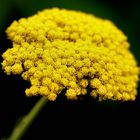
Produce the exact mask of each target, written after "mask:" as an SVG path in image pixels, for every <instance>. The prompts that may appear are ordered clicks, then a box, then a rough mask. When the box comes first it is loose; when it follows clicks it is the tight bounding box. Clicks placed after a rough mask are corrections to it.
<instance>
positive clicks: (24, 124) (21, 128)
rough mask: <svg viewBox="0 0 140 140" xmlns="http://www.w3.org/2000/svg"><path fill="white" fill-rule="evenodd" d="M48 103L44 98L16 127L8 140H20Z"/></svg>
mask: <svg viewBox="0 0 140 140" xmlns="http://www.w3.org/2000/svg"><path fill="white" fill-rule="evenodd" d="M46 103H47V99H46V98H44V97H42V98H41V99H40V100H39V101H38V102H37V103H36V104H35V106H34V107H33V108H32V109H31V111H30V112H29V113H28V114H27V115H26V116H25V117H23V119H22V120H21V121H20V122H19V123H18V125H16V126H15V128H14V129H13V132H12V134H11V135H10V137H9V138H8V140H20V139H21V138H22V137H23V135H24V134H25V133H26V131H27V130H28V128H29V126H30V125H31V124H32V122H33V121H34V119H35V118H36V116H37V115H38V114H39V112H40V111H41V109H42V108H43V107H44V105H45V104H46Z"/></svg>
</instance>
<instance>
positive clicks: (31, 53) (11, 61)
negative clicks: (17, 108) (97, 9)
mask: <svg viewBox="0 0 140 140" xmlns="http://www.w3.org/2000/svg"><path fill="white" fill-rule="evenodd" d="M6 33H7V35H8V38H9V39H10V40H11V41H12V43H13V48H9V49H8V50H7V51H6V52H4V53H3V55H2V56H3V59H4V60H3V62H2V68H3V69H4V71H5V72H6V73H7V74H8V75H9V74H11V73H12V74H20V75H21V76H22V77H23V79H25V80H28V81H29V82H30V83H31V87H30V88H29V89H26V91H25V92H26V95H27V96H34V95H35V96H36V95H42V96H45V97H47V98H48V99H49V100H52V101H54V100H56V98H57V96H58V95H59V94H61V91H62V90H63V89H65V90H66V93H65V95H66V96H67V98H68V99H78V97H79V96H84V95H85V94H90V95H91V96H92V97H95V98H98V99H99V100H106V99H112V100H123V101H127V100H135V97H136V94H137V91H136V88H137V82H138V76H139V68H138V67H137V63H136V61H135V58H134V56H133V54H132V53H131V52H130V50H129V43H128V41H127V37H126V36H125V35H124V33H123V32H122V31H120V30H119V29H118V28H117V27H116V26H115V25H114V24H113V23H112V22H111V21H109V20H106V19H101V18H98V17H95V16H94V15H91V14H86V13H83V12H79V11H72V10H66V9H58V8H53V9H46V10H43V11H41V12H38V13H37V14H36V15H33V16H31V17H29V18H22V19H20V20H19V21H14V22H13V23H12V24H11V26H10V27H8V29H7V30H6ZM88 87H90V88H91V92H90V93H88V91H87V88H88Z"/></svg>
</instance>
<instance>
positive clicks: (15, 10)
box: [0, 0, 140, 140]
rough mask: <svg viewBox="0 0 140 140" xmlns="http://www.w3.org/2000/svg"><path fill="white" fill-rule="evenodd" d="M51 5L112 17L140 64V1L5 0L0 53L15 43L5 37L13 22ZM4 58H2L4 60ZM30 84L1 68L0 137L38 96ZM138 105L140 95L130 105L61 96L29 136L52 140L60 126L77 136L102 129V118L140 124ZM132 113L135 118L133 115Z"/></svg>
mask: <svg viewBox="0 0 140 140" xmlns="http://www.w3.org/2000/svg"><path fill="white" fill-rule="evenodd" d="M51 7H60V8H66V9H73V10H80V11H83V12H87V13H92V14H94V15H96V16H99V17H102V18H106V19H110V20H112V21H113V22H114V23H115V24H116V25H117V27H119V28H120V29H121V30H122V31H123V32H124V33H125V34H126V35H127V36H128V40H129V42H130V43H131V48H130V49H131V50H132V52H133V54H134V55H135V57H136V60H137V61H138V65H139V66H140V57H139V56H140V35H139V33H140V1H139V0H133V1H127V2H126V1H123V0H117V1H111V0H69V1H68V0H0V53H1V54H2V53H3V52H4V51H5V50H6V49H7V48H9V47H11V42H10V41H9V40H7V38H6V34H5V30H6V28H7V27H8V26H9V25H10V24H11V23H12V22H13V20H18V19H19V18H21V17H28V16H31V15H33V14H35V13H36V12H37V11H39V10H42V9H45V8H51ZM0 60H1V61H2V58H0ZM27 85H28V83H26V81H23V80H22V79H21V78H20V76H7V75H6V74H4V73H3V72H2V71H0V87H1V90H0V138H1V137H4V136H8V135H9V134H10V132H11V130H12V128H13V126H14V124H15V122H16V121H17V120H18V119H19V118H20V117H21V116H23V115H25V114H26V113H27V112H28V111H29V110H30V108H31V107H32V106H33V105H34V103H35V102H36V101H37V100H38V97H32V98H27V97H25V95H24V90H25V88H26V86H27ZM139 91H140V90H138V93H139V94H140V92H139ZM139 106H140V95H138V97H137V99H136V101H135V102H127V103H112V102H107V103H98V102H96V101H95V102H93V100H90V99H87V100H82V101H76V102H69V101H65V100H62V99H58V100H57V101H56V102H54V103H52V102H50V103H48V104H47V106H46V107H45V108H44V109H43V111H42V112H41V113H40V115H39V116H38V118H37V119H36V121H35V122H34V123H33V125H32V126H31V128H30V130H29V131H28V133H27V134H26V135H25V137H24V139H26V140H28V139H37V137H40V139H41V138H42V139H43V137H47V136H52V139H53V137H54V136H53V135H52V134H53V133H52V132H54V133H56V132H57V131H60V126H61V131H66V132H65V134H66V135H67V134H69V133H68V132H69V131H72V132H73V133H74V134H75V133H76V132H75V131H77V130H79V131H78V132H81V133H83V130H84V129H85V128H86V129H87V128H88V127H90V126H92V125H94V127H97V126H98V124H96V123H97V122H98V121H99V122H98V123H99V124H100V125H101V126H102V127H103V128H104V129H105V126H107V125H110V128H112V127H113V128H114V126H115V127H116V126H117V125H118V126H119V124H120V123H116V122H117V120H119V121H120V122H121V123H123V124H125V125H127V119H128V120H129V119H132V120H133V119H134V120H135V121H136V124H137V125H138V123H139V120H140V119H139V117H140V115H138V114H139V112H140V108H139ZM83 114H86V115H83ZM131 115H132V117H130V116H131ZM128 116H129V117H128ZM102 117H103V118H104V119H105V120H106V121H104V120H103V119H102ZM112 118H114V119H115V122H114V121H113V123H114V124H113V123H109V122H110V121H111V119H112ZM126 118H127V119H126ZM70 120H71V121H72V123H70V122H71V121H70ZM85 120H86V121H85ZM95 120H96V121H95ZM130 122H131V121H130ZM130 122H129V125H130V124H131V125H132V126H133V125H134V122H133V123H130ZM123 126H124V125H123ZM70 127H73V130H70ZM82 128H83V129H82ZM120 129H123V127H121V128H120ZM88 130H89V129H88ZM60 134H61V133H60ZM76 134H77V133H76ZM46 135H47V136H46ZM72 135H73V134H72ZM62 137H63V136H62V135H58V139H59V138H62Z"/></svg>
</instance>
